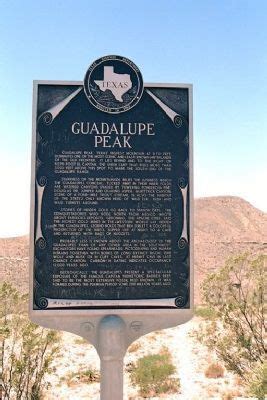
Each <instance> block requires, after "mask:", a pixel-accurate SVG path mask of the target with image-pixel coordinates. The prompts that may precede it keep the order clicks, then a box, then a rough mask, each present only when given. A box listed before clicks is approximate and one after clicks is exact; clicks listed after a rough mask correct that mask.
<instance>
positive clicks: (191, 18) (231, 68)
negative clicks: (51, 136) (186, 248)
mask: <svg viewBox="0 0 267 400" xmlns="http://www.w3.org/2000/svg"><path fill="white" fill-rule="evenodd" d="M266 16H267V2H266V1H265V0H250V1H249V0H223V1H221V0H201V1H197V0H195V1H193V0H176V1H174V0H157V1H156V0H154V1H152V0H146V1H145V0H135V1H130V0H129V1H128V0H123V1H122V0H112V1H107V0H102V1H99V0H98V1H94V0H91V1H88V0H75V1H71V0H64V1H60V0H57V1H56V0H53V1H51V0H46V1H30V0H24V1H23V2H22V1H19V0H17V1H15V0H7V1H6V0H0V78H1V79H0V179H1V194H0V237H8V236H18V235H23V234H28V232H29V212H30V167H31V166H30V164H31V163H30V159H31V135H32V132H31V129H32V128H31V126H32V81H33V80H34V79H40V80H70V81H71V80H75V81H77V80H78V81H80V80H83V77H84V75H85V72H86V70H87V69H88V67H89V65H91V64H92V62H93V61H94V60H96V59H97V58H99V57H102V56H104V55H108V54H118V55H122V56H125V57H128V58H130V59H131V60H132V61H134V62H135V64H137V66H138V67H139V69H140V70H141V72H142V75H143V79H144V81H145V82H166V83H167V82H170V83H192V84H193V104H194V192H195V197H203V196H204V197H206V196H216V195H232V196H240V197H242V198H244V199H245V200H247V201H249V202H250V203H251V204H252V205H254V206H255V207H257V208H260V209H261V210H264V211H267V199H266V193H267V189H266V178H267V162H266V160H267V157H266V149H267V146H266V126H267V116H266V103H267V102H266V99H267V24H266Z"/></svg>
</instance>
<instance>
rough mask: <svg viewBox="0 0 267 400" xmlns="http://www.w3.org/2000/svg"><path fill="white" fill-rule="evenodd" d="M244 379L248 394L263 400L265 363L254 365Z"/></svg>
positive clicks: (266, 386) (266, 387)
mask: <svg viewBox="0 0 267 400" xmlns="http://www.w3.org/2000/svg"><path fill="white" fill-rule="evenodd" d="M246 378H247V379H246V380H247V382H248V383H247V387H248V392H249V394H250V395H251V396H255V397H257V399H260V400H264V399H265V398H266V397H265V396H266V395H267V363H266V362H265V363H263V364H261V363H259V364H258V365H256V366H255V368H254V369H253V370H252V371H251V372H249V373H248V374H247V377H246Z"/></svg>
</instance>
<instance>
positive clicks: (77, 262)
mask: <svg viewBox="0 0 267 400" xmlns="http://www.w3.org/2000/svg"><path fill="white" fill-rule="evenodd" d="M35 85H36V91H35V92H36V96H35V97H36V98H35V104H34V107H35V110H34V112H35V120H34V127H35V128H34V132H33V135H34V143H35V145H34V147H35V149H34V166H33V174H34V181H35V188H34V191H35V192H34V193H35V194H34V196H35V201H34V209H33V213H34V234H33V240H32V246H33V263H34V265H33V280H34V282H33V284H34V295H33V302H34V304H33V308H34V309H36V310H37V309H56V308H98V307H102V308H109V307H112V308H116V307H117V308H131V307H134V308H138V307H142V308H151V307H154V308H161V307H164V308H175V307H176V308H189V306H190V238H191V232H190V197H191V194H190V190H191V177H190V173H189V170H190V159H191V154H189V153H190V151H191V146H190V142H191V134H189V130H191V127H190V124H191V115H190V114H191V109H190V102H191V99H190V96H191V87H190V86H189V85H180V86H179V85H156V84H153V85H145V87H144V90H143V93H142V95H141V97H140V99H138V102H137V101H136V100H135V104H134V106H133V107H131V108H130V109H128V110H127V109H126V110H125V109H124V110H123V112H114V111H113V112H110V113H109V112H106V111H103V110H101V109H99V107H96V106H94V104H93V103H92V102H91V101H89V99H88V96H87V94H86V92H85V90H84V87H83V85H82V84H79V83H76V84H74V83H68V82H67V83H61V82H48V83H45V82H36V84H35ZM111 93H112V92H111ZM94 94H95V96H96V98H97V93H94ZM109 96H111V94H110V93H109ZM97 99H98V98H97ZM117 100H118V99H117ZM118 101H120V99H119V100H118ZM111 107H112V105H111ZM113 110H114V106H113ZM191 226H192V225H191Z"/></svg>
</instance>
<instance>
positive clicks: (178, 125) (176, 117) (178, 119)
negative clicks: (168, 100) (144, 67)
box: [146, 89, 183, 128]
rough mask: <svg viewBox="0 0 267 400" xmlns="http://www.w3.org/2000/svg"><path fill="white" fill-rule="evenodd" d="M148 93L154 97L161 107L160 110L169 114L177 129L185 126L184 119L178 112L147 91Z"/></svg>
mask: <svg viewBox="0 0 267 400" xmlns="http://www.w3.org/2000/svg"><path fill="white" fill-rule="evenodd" d="M146 92H147V93H148V94H149V96H150V97H152V99H153V100H155V102H156V103H157V104H158V105H159V106H160V108H161V109H162V110H163V111H164V112H165V113H166V114H167V116H168V117H169V118H170V119H171V120H172V122H173V123H174V125H175V126H176V128H181V126H182V125H183V117H182V116H181V115H179V114H177V112H175V111H173V110H172V109H171V108H170V107H168V106H167V105H166V104H165V103H163V101H161V100H160V99H159V98H158V97H157V96H155V95H154V94H153V93H152V92H151V91H150V90H148V89H146Z"/></svg>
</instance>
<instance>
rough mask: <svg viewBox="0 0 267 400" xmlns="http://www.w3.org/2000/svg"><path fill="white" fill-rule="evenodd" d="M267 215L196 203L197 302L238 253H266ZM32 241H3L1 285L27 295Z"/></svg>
mask: <svg viewBox="0 0 267 400" xmlns="http://www.w3.org/2000/svg"><path fill="white" fill-rule="evenodd" d="M266 238H267V214H266V213H264V212H263V211H261V210H259V209H257V208H255V207H254V206H253V205H252V204H250V203H249V202H247V201H246V200H244V199H242V198H240V197H235V196H213V197H201V198H196V199H195V200H194V269H195V277H194V281H195V300H196V303H199V302H201V296H200V286H201V283H202V282H203V279H204V278H205V276H206V275H207V274H208V273H209V272H212V271H216V270H217V269H218V268H219V267H221V266H222V265H224V262H225V260H226V259H227V258H229V257H230V256H234V255H236V254H239V253H244V252H247V251H248V252H251V253H255V254H258V253H263V252H264V251H265V250H266ZM28 265H29V237H28V236H27V235H25V236H17V237H12V238H0V281H8V282H12V283H13V284H14V285H15V286H16V287H18V288H19V289H20V290H21V291H22V292H27V291H28V285H29V283H28V281H29V272H28V270H29V268H28Z"/></svg>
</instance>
